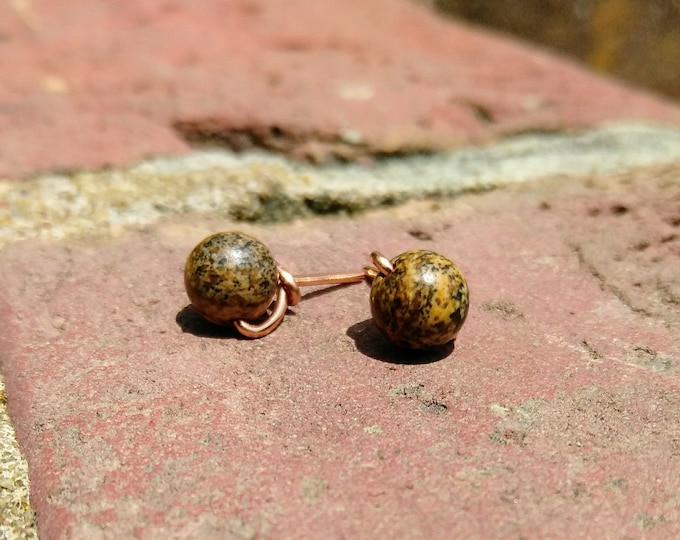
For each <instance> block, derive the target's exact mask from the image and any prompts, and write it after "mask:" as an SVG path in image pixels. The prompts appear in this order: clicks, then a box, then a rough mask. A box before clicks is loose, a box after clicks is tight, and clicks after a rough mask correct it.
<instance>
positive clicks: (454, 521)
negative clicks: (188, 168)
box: [0, 169, 680, 538]
mask: <svg viewBox="0 0 680 540" xmlns="http://www.w3.org/2000/svg"><path fill="white" fill-rule="evenodd" d="M679 185H680V181H679V178H678V174H677V171H676V170H674V169H652V170H646V171H638V172H636V173H635V174H622V175H620V176H618V177H613V178H592V179H591V180H590V181H588V182H585V183H577V182H570V183H564V182H563V181H561V180H560V179H556V180H555V181H553V182H550V183H546V184H542V185H538V186H536V185H534V186H527V185H525V186H516V187H514V188H512V189H510V188H509V189H507V190H504V191H497V192H492V193H488V194H484V195H476V196H475V195H467V196H463V197H460V198H459V199H457V200H456V201H454V202H452V203H446V202H443V201H440V202H437V201H430V202H421V203H414V204H413V205H410V206H408V207H406V208H400V209H398V210H397V209H395V210H393V211H391V212H385V211H383V212H380V213H375V214H372V215H369V216H366V217H364V218H361V219H355V220H344V219H340V220H335V219H334V220H331V219H326V220H317V221H313V222H299V223H291V224H289V225H278V226H276V227H267V226H244V227H243V228H244V230H245V232H248V233H252V234H254V235H255V236H256V237H258V238H260V239H261V240H263V241H264V242H265V243H266V244H267V245H268V246H269V247H270V249H271V250H272V252H273V253H274V255H275V256H276V258H277V260H279V261H280V262H281V263H282V264H284V265H285V266H286V267H287V268H289V269H290V270H291V271H293V272H294V273H308V272H316V271H319V272H323V271H326V270H353V269H356V268H360V267H361V266H363V265H364V264H366V263H367V256H368V253H369V252H370V251H371V250H374V249H379V250H380V251H382V252H383V253H385V254H388V255H392V254H396V253H400V252H403V251H405V250H407V249H410V248H414V247H418V248H426V249H433V250H435V251H438V252H441V253H443V254H445V255H447V256H449V257H450V258H452V259H455V260H456V261H457V262H458V263H459V265H460V267H461V269H462V270H463V272H464V273H465V275H466V277H467V279H468V282H469V285H470V289H471V294H472V298H473V303H472V305H471V308H470V315H469V317H468V320H467V322H466V325H465V329H464V331H463V332H462V333H461V335H460V337H459V339H458V341H457V343H456V348H455V350H454V351H452V352H451V353H450V354H449V355H448V356H445V357H441V356H432V355H428V354H420V355H414V354H413V353H404V352H403V351H399V350H395V349H394V348H392V347H391V346H390V345H389V343H387V342H386V341H385V340H384V338H382V336H381V335H380V334H379V333H378V332H377V330H376V329H375V328H374V326H373V323H372V322H371V321H370V313H369V306H368V287H367V286H365V285H362V284H359V285H353V286H347V287H339V288H336V289H333V290H332V291H324V292H314V291H313V292H310V293H307V294H306V295H305V297H304V299H303V301H302V302H301V303H300V304H299V305H298V306H296V307H295V308H294V309H292V310H291V311H290V313H289V314H288V316H287V317H286V319H285V320H284V322H283V324H282V325H281V326H280V327H279V328H278V329H277V330H276V331H275V332H274V333H273V334H272V335H270V336H268V337H266V338H264V339H261V340H256V341H250V340H243V339H240V338H238V337H236V336H237V334H236V333H235V332H233V331H229V330H226V331H225V330H224V329H219V328H218V327H213V326H209V325H206V324H204V323H202V322H201V321H200V320H193V321H191V320H190V321H186V320H184V321H181V322H182V323H183V326H179V325H178V323H177V315H178V314H179V313H180V312H181V311H182V310H183V308H184V307H185V306H186V298H185V294H184V291H183V286H182V269H183V263H184V259H185V257H186V254H187V253H188V251H189V250H190V249H191V248H192V247H193V245H194V244H195V243H196V241H197V240H198V239H200V238H202V237H203V236H205V235H206V234H208V233H209V232H213V231H215V230H220V229H225V228H229V227H228V226H229V224H228V223H225V221H224V220H223V219H221V218H219V217H214V216H213V217H210V216H204V217H202V218H201V219H198V218H197V217H194V218H192V219H191V220H188V219H187V220H185V221H180V220H172V221H167V220H166V221H165V222H163V223H161V224H159V225H158V226H154V227H147V228H144V229H142V230H140V231H138V232H129V233H126V234H124V235H122V236H119V237H117V238H114V239H108V238H106V237H95V238H92V239H89V240H87V241H82V242H77V241H70V242H66V243H56V244H55V243H54V242H52V243H42V242H40V241H25V242H22V243H18V244H13V245H11V246H9V247H8V248H6V249H5V251H4V254H3V258H2V261H1V262H0V266H1V268H0V270H1V274H2V275H3V281H4V285H5V286H4V287H3V289H2V293H1V294H2V296H1V297H0V305H1V306H2V311H1V312H0V313H1V315H0V316H1V317H2V326H3V328H5V329H6V331H5V332H4V333H3V336H4V338H3V341H2V350H1V351H0V354H2V357H3V359H4V360H3V362H4V363H3V370H4V371H5V374H6V381H7V391H8V396H9V405H10V410H11V413H12V415H13V417H14V418H15V421H16V427H17V432H18V435H19V438H20V441H21V442H22V444H23V447H24V448H25V450H26V453H27V456H28V459H29V464H30V467H31V469H30V470H31V474H32V481H33V484H32V490H33V491H32V502H33V504H34V505H35V507H36V509H37V514H38V519H39V526H40V530H41V533H42V534H43V535H44V536H45V537H48V538H50V537H59V536H62V535H65V536H71V537H92V536H97V535H104V536H111V537H130V536H134V535H136V536H140V537H168V536H178V537H192V538H198V537H200V538H211V537H214V538H217V537H224V536H229V535H231V536H235V537H251V536H256V535H258V534H259V535H261V536H264V537H272V538H280V537H290V536H295V535H299V536H305V537H319V536H325V537H338V538H339V537H356V538H375V537H376V536H392V537H430V538H450V537H451V536H457V537H471V536H477V537H486V538H507V537H508V536H525V537H527V536H541V537H555V536H581V537H583V536H588V537H598V538H599V537H607V536H610V537H611V536H615V537H619V538H620V537H633V538H634V537H639V536H640V535H645V536H647V537H650V538H669V537H670V538H672V537H676V536H678V535H679V534H680V516H679V515H678V510H677V508H678V506H677V493H678V490H679V489H680V475H679V471H680V468H679V467H678V463H677V459H678V457H677V456H678V438H679V436H680V433H678V425H680V422H679V420H680V418H679V415H680V413H678V411H679V410H680V392H679V390H680V389H679V386H680V382H679V379H678V373H680V372H679V371H678V361H679V360H680V343H679V341H678V337H677V336H678V329H679V328H680V314H679V313H678V310H677V309H674V306H677V304H674V299H673V298H674V297H673V296H672V295H664V291H667V290H670V291H672V290H673V287H676V286H677V280H678V277H677V276H679V275H680V271H678V255H677V244H678V237H677V229H678V220H677V218H678V206H677V201H678V197H679V196H680V192H679V187H678V186H679ZM622 231H631V232H630V233H628V232H627V233H626V234H628V236H629V237H631V238H632V232H633V231H634V232H635V233H636V234H638V235H639V240H644V241H645V242H646V243H647V245H646V247H644V248H643V249H640V246H642V244H640V243H639V242H633V243H631V242H626V241H624V240H623V238H621V240H619V241H618V242H613V243H611V242H612V240H613V239H615V238H617V237H623V233H622ZM635 238H636V239H638V237H637V236H636V237H635ZM610 243H611V247H606V246H608V245H610ZM636 246H637V247H636ZM608 254H610V258H609V259H608ZM624 261H625V264H626V266H627V267H628V271H627V272H625V273H623V272H619V269H618V268H619V263H621V264H622V265H623V264H624ZM654 293H656V294H658V298H655V297H654ZM645 302H646V303H645ZM639 306H645V309H644V310H641V309H639ZM329 524H332V525H329ZM329 527H330V528H329Z"/></svg>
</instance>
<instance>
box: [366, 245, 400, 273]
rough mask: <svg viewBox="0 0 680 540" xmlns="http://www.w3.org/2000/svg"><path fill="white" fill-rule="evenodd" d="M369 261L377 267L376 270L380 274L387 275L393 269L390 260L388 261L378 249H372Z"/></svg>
mask: <svg viewBox="0 0 680 540" xmlns="http://www.w3.org/2000/svg"><path fill="white" fill-rule="evenodd" d="M371 262H372V263H373V264H374V265H376V266H377V267H378V271H379V272H380V273H381V274H384V275H388V274H391V273H392V271H393V270H394V266H393V265H392V261H390V260H389V259H388V258H387V257H385V255H383V254H382V253H380V252H379V251H374V252H373V253H371Z"/></svg>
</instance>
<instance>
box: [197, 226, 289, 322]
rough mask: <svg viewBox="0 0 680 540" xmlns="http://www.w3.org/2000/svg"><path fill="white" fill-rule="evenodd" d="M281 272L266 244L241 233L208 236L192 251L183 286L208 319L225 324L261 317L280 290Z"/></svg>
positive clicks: (200, 311) (198, 309)
mask: <svg viewBox="0 0 680 540" xmlns="http://www.w3.org/2000/svg"><path fill="white" fill-rule="evenodd" d="M278 279H279V271H278V268H277V265H276V260H275V259H274V256H273V255H272V253H271V252H270V251H269V249H267V247H266V246H265V245H264V244H263V243H262V242H260V241H259V240H256V239H255V238H253V237H251V236H248V235H247V234H243V233H240V232H220V233H217V234H213V235H212V236H208V237H207V238H205V239H204V240H203V241H201V242H200V243H199V244H198V245H197V246H196V247H195V248H194V249H193V250H192V252H191V253H190V254H189V257H188V258H187V263H186V266H185V268H184V286H185V287H186V291H187V295H188V296H189V300H191V303H192V305H193V306H194V308H196V310H197V311H198V312H199V313H200V314H201V315H203V317H205V318H206V319H208V320H209V321H211V322H213V323H215V324H221V325H226V324H229V323H230V322H231V321H234V320H236V319H243V320H246V321H252V320H255V319H257V318H258V317H261V316H262V315H263V314H264V313H265V312H266V311H267V308H268V307H269V305H270V304H271V303H272V300H273V299H274V296H275V295H276V292H277V289H278Z"/></svg>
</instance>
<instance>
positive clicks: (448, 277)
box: [370, 250, 470, 349]
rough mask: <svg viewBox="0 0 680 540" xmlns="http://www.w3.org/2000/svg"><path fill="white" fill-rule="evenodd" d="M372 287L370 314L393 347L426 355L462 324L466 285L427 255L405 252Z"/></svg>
mask: <svg viewBox="0 0 680 540" xmlns="http://www.w3.org/2000/svg"><path fill="white" fill-rule="evenodd" d="M391 266H392V269H391V271H389V273H387V274H386V275H384V274H378V275H377V276H376V277H375V278H374V280H373V285H372V287H371V295H370V302H371V313H372V315H373V320H374V321H375V324H376V326H377V327H378V329H379V330H380V331H381V332H382V333H383V334H385V336H386V337H387V338H388V339H389V340H390V341H391V342H392V343H394V344H396V345H399V346H401V347H410V348H413V349H430V348H434V347H439V346H441V345H444V344H446V343H449V342H451V341H452V340H454V339H455V338H456V336H457V335H458V332H459V330H460V329H461V327H462V326H463V323H464V322H465V318H466V317H467V314H468V308H469V304H470V299H469V289H468V285H467V283H466V281H465V278H464V277H463V274H462V273H461V271H460V270H459V269H458V267H457V266H456V265H455V264H454V263H453V262H452V261H450V260H449V259H447V258H446V257H444V256H443V255H440V254H438V253H435V252H433V251H426V250H414V251H407V252H405V253H402V254H401V255H398V256H397V257H395V258H394V259H392V261H391Z"/></svg>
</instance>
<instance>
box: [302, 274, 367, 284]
mask: <svg viewBox="0 0 680 540" xmlns="http://www.w3.org/2000/svg"><path fill="white" fill-rule="evenodd" d="M364 279H366V273H365V272H361V273H358V274H328V275H321V274H319V275H313V276H301V277H296V278H295V281H297V284H298V285H300V287H311V286H313V285H341V284H343V283H359V282H360V281H363V280H364Z"/></svg>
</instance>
